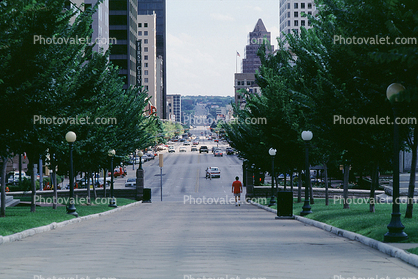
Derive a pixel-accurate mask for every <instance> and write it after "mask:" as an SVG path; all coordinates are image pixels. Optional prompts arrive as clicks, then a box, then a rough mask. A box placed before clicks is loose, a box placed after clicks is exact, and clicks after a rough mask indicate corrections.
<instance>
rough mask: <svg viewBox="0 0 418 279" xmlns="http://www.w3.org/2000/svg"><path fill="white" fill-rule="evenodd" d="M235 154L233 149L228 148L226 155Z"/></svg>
mask: <svg viewBox="0 0 418 279" xmlns="http://www.w3.org/2000/svg"><path fill="white" fill-rule="evenodd" d="M234 153H235V152H234V149H232V148H231V147H227V148H226V155H234Z"/></svg>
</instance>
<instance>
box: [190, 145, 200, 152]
mask: <svg viewBox="0 0 418 279" xmlns="http://www.w3.org/2000/svg"><path fill="white" fill-rule="evenodd" d="M190 150H191V151H199V149H197V146H196V145H193V146H192V147H191V149H190Z"/></svg>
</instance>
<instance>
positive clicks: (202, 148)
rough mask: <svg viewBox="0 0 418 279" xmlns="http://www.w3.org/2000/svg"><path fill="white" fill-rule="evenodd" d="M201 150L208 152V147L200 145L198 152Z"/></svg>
mask: <svg viewBox="0 0 418 279" xmlns="http://www.w3.org/2000/svg"><path fill="white" fill-rule="evenodd" d="M202 152H206V153H209V150H208V147H207V146H206V145H202V146H201V147H200V148H199V153H202Z"/></svg>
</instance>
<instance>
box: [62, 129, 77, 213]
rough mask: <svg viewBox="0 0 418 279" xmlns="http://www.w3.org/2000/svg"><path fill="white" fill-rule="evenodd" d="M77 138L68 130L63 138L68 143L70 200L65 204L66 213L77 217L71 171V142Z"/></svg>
mask: <svg viewBox="0 0 418 279" xmlns="http://www.w3.org/2000/svg"><path fill="white" fill-rule="evenodd" d="M76 139H77V135H76V134H75V133H74V132H72V131H70V132H68V133H67V134H66V135H65V140H66V141H67V142H68V143H69V145H70V200H69V203H68V205H67V214H71V215H74V216H75V217H78V213H77V212H76V208H75V205H74V173H73V143H74V142H75V140H76Z"/></svg>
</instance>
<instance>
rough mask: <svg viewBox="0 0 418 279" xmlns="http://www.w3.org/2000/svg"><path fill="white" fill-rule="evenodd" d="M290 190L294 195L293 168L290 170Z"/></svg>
mask: <svg viewBox="0 0 418 279" xmlns="http://www.w3.org/2000/svg"><path fill="white" fill-rule="evenodd" d="M290 191H291V192H292V195H293V170H292V171H291V172H290Z"/></svg>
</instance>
